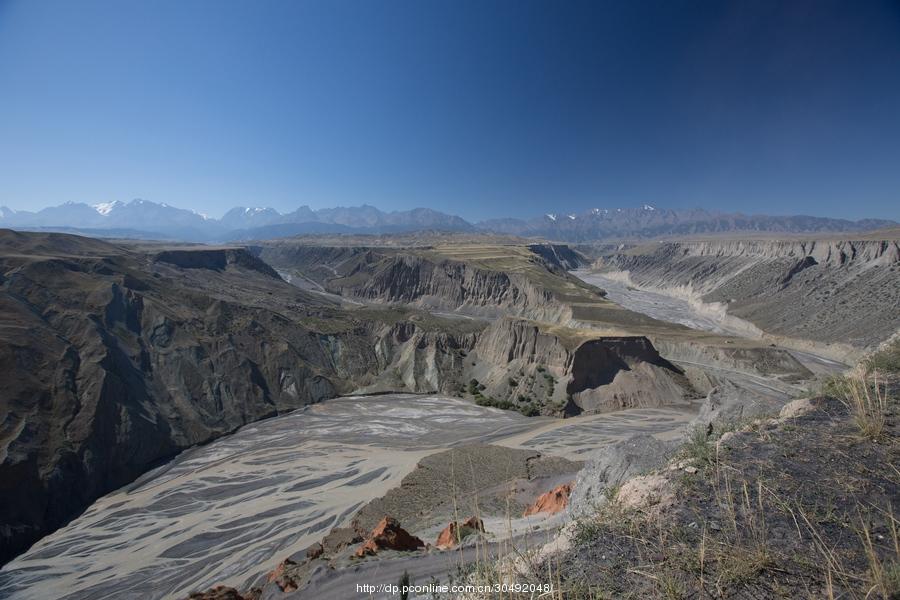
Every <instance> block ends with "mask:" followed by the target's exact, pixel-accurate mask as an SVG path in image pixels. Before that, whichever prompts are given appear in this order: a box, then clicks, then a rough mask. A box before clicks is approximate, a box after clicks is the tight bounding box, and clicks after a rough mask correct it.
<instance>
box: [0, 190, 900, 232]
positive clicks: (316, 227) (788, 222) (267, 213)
mask: <svg viewBox="0 0 900 600" xmlns="http://www.w3.org/2000/svg"><path fill="white" fill-rule="evenodd" d="M895 226H897V223H896V222H895V221H889V220H884V219H863V220H861V221H848V220H844V219H829V218H825V217H812V216H802V215H801V216H765V215H743V214H738V213H719V212H713V211H707V210H703V209H693V210H668V209H657V208H655V207H653V206H650V205H646V204H645V205H644V206H641V207H638V208H594V209H591V210H589V211H585V212H581V213H572V214H555V213H550V214H546V215H543V216H541V217H536V218H533V219H517V218H507V219H491V220H488V221H481V222H479V223H475V224H473V223H469V222H468V221H465V220H464V219H462V218H460V217H457V216H453V215H449V214H446V213H442V212H439V211H436V210H432V209H430V208H415V209H412V210H406V211H393V212H384V211H381V210H379V209H377V208H375V207H374V206H368V205H362V206H356V207H338V208H324V209H319V210H313V209H311V208H310V207H308V206H301V207H300V208H298V209H297V210H295V211H293V212H289V213H285V214H282V213H279V212H278V211H277V210H275V209H273V208H245V207H236V208H233V209H231V210H229V211H228V212H227V213H225V215H224V216H223V217H222V218H221V219H213V218H210V217H207V216H205V215H202V214H200V213H197V212H195V211H192V210H186V209H183V208H176V207H174V206H169V205H167V204H160V203H156V202H150V201H148V200H132V201H131V202H120V201H116V202H109V203H104V204H95V205H90V204H85V203H80V202H67V203H65V204H61V205H59V206H53V207H48V208H44V209H42V210H40V211H37V212H32V211H15V210H12V209H10V208H6V207H0V228H2V227H7V228H12V229H37V230H54V231H68V232H73V233H81V234H85V235H92V236H103V237H126V238H139V239H162V240H184V241H199V242H213V241H220V242H224V241H243V240H252V239H267V238H274V237H288V236H293V235H303V234H317V233H331V234H333V233H355V234H360V233H375V234H382V233H402V232H413V231H425V230H430V231H450V232H456V231H462V232H477V231H485V232H492V233H503V234H508V235H518V236H524V237H540V238H547V239H551V240H559V241H564V242H590V241H594V240H605V239H624V238H629V239H634V238H655V237H665V236H680V235H697V234H711V233H729V232H749V233H760V232H771V233H829V232H863V231H871V230H874V229H881V228H887V227H895Z"/></svg>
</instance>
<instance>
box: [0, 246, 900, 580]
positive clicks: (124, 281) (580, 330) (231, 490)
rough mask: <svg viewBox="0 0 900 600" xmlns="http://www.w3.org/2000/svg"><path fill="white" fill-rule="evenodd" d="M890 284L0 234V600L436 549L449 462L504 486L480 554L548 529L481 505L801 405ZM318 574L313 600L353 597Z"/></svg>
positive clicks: (719, 265)
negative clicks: (693, 427)
mask: <svg viewBox="0 0 900 600" xmlns="http://www.w3.org/2000/svg"><path fill="white" fill-rule="evenodd" d="M897 268H898V252H897V242H896V241H893V242H892V241H865V240H864V241H842V240H837V241H829V240H825V241H816V242H812V241H807V242H804V241H796V240H794V241H777V242H775V241H755V240H744V241H722V240H714V241H709V240H706V241H698V242H668V243H662V244H653V245H651V246H645V245H641V244H633V245H626V244H617V245H609V246H600V245H597V246H591V247H576V248H572V247H569V246H566V245H561V244H556V243H549V242H535V241H523V240H517V239H500V238H496V237H491V238H483V237H479V236H470V235H468V234H467V235H466V236H462V235H461V236H459V237H458V238H455V237H454V236H452V235H446V234H441V235H434V236H417V239H416V240H415V241H414V242H411V241H410V240H408V239H399V236H398V237H393V238H392V237H391V236H386V237H385V236H381V237H378V236H351V237H349V238H341V237H340V236H338V237H337V238H335V237H324V238H323V237H316V236H313V237H301V238H287V239H282V240H266V241H256V242H253V243H251V244H248V245H246V246H244V245H229V246H201V245H190V244H177V245H172V244H168V245H167V244H161V243H152V242H133V241H100V240H93V239H89V238H82V237H78V236H71V235H65V234H51V233H20V232H12V231H0V286H2V293H0V303H2V305H0V309H2V310H0V340H2V342H3V343H2V344H0V353H2V359H3V360H2V364H3V365H4V373H3V374H4V381H7V382H8V384H7V389H6V391H5V393H4V395H3V404H2V405H0V409H2V411H3V415H4V419H3V421H2V429H0V451H2V454H0V459H2V460H0V490H2V491H3V494H2V499H0V514H2V515H3V516H4V523H3V524H2V525H3V526H2V527H0V541H2V545H0V548H2V555H0V560H3V561H10V562H7V564H6V566H4V567H3V569H2V571H0V590H2V591H0V597H10V598H41V597H47V596H48V595H50V596H54V597H61V598H62V597H67V598H82V597H96V596H97V595H103V594H111V595H115V594H121V593H132V592H133V593H140V594H141V595H142V596H145V597H153V598H179V597H184V596H186V595H187V593H188V592H190V591H194V590H202V589H206V588H209V587H212V586H214V585H218V584H227V585H230V586H234V587H236V588H238V589H249V588H250V587H252V586H260V585H261V586H262V587H263V588H264V589H265V590H269V592H267V593H269V594H270V595H272V597H280V596H279V594H280V593H281V592H283V590H280V591H279V590H275V588H273V585H274V584H272V583H271V582H269V583H266V582H265V581H264V579H265V578H264V575H265V573H266V572H267V571H270V570H272V569H273V568H275V566H276V564H277V563H278V562H279V561H281V560H283V559H285V558H287V557H291V556H299V555H301V554H303V552H304V551H305V549H306V548H307V547H308V546H310V545H311V544H313V543H314V542H316V541H317V540H320V539H321V538H322V537H323V536H325V535H326V534H328V532H329V531H330V530H335V531H340V530H342V528H343V529H346V528H348V527H353V526H354V524H356V526H358V527H359V528H360V530H369V529H371V528H372V527H373V526H374V525H375V524H376V523H377V521H378V520H379V519H381V517H382V516H383V515H382V513H387V512H390V513H393V514H391V515H390V516H392V517H397V518H400V524H401V525H402V526H403V527H405V528H406V527H408V528H410V529H409V530H410V533H412V534H414V535H418V536H419V537H421V538H422V539H423V540H426V541H428V542H432V541H433V540H434V539H436V538H437V536H438V534H439V533H440V532H441V530H442V529H444V528H445V527H446V526H447V524H448V522H451V521H452V520H453V519H455V518H456V517H455V515H454V514H453V510H451V507H450V505H448V504H447V503H446V500H447V497H446V496H443V497H442V498H438V497H435V496H434V495H433V494H434V489H435V486H436V485H437V484H436V483H435V481H433V480H431V479H428V477H427V476H426V475H427V473H429V472H431V471H434V472H442V469H446V465H447V461H451V462H453V461H457V460H462V459H461V458H459V457H461V456H466V457H467V458H466V460H468V461H471V460H478V461H485V462H484V464H485V465H486V466H485V468H486V469H488V471H487V472H490V469H500V468H501V467H500V466H497V465H498V463H497V461H500V464H501V466H502V465H506V464H507V463H504V462H503V461H507V462H508V466H503V467H502V469H505V471H504V472H506V473H507V475H506V476H504V477H505V478H504V477H500V478H498V480H497V485H498V487H497V488H496V489H495V490H493V491H492V492H491V494H494V495H493V496H492V495H491V494H488V495H486V496H484V497H482V498H481V499H480V501H481V502H480V504H479V509H483V510H484V511H485V512H484V514H483V515H482V518H483V519H484V526H485V529H486V531H487V532H488V533H490V532H493V534H492V535H493V537H491V539H493V540H494V542H492V543H499V542H500V541H501V540H502V539H503V536H504V535H505V536H507V537H512V538H515V537H516V536H522V535H526V532H528V531H533V530H534V528H535V527H537V528H538V530H544V529H547V528H548V527H552V526H554V523H557V521H554V520H553V518H548V517H546V516H539V517H535V516H529V517H528V519H525V518H524V517H522V518H519V517H517V518H516V519H514V520H513V521H514V523H513V525H512V529H510V528H509V526H504V522H509V515H508V514H506V515H504V510H506V511H508V510H509V505H508V502H506V503H505V502H502V501H501V499H503V498H509V497H510V494H513V495H514V496H515V497H516V502H518V504H516V505H515V506H516V507H517V508H516V510H517V511H520V510H524V508H525V507H526V506H527V505H529V504H531V503H533V502H534V501H535V500H536V499H537V498H538V497H539V496H541V495H543V494H545V493H547V492H549V491H550V490H551V489H554V488H555V487H558V486H560V485H564V484H566V483H567V482H568V481H572V480H574V478H575V475H576V473H577V472H578V469H579V468H580V464H581V463H580V461H581V460H582V459H583V458H584V457H585V456H587V455H589V454H590V453H592V452H594V451H596V450H598V449H600V448H603V447H605V446H608V445H611V444H615V443H617V442H621V441H623V440H625V439H627V438H629V437H630V436H631V435H633V434H635V433H645V434H650V435H652V436H654V439H657V440H675V439H679V438H681V437H682V436H684V435H685V431H687V428H688V426H689V425H690V423H691V422H692V421H694V420H695V419H696V418H698V413H699V414H700V415H701V416H702V415H709V414H711V413H716V414H719V415H725V414H729V415H737V416H747V415H752V414H754V411H761V410H763V409H766V410H768V409H772V408H773V407H780V406H781V405H783V404H785V403H786V402H787V401H789V400H790V399H791V398H794V397H797V396H798V395H802V394H804V393H808V392H809V390H811V389H813V388H814V387H815V386H817V385H818V384H819V382H820V381H821V380H822V379H823V378H825V377H827V376H829V375H831V374H834V373H837V372H840V371H842V370H843V369H844V368H846V366H847V365H848V364H849V363H851V362H852V361H854V360H855V358H856V357H858V356H861V355H862V354H863V353H865V352H866V351H867V350H870V349H872V348H873V347H875V346H877V344H878V343H879V342H881V341H883V340H884V339H886V338H887V337H888V336H889V335H890V334H891V333H892V331H895V330H896V329H897V327H898V326H900V323H898V312H900V311H897V310H895V308H896V306H897V302H898V295H900V294H898V281H900V278H898V277H896V269H897ZM767 290H768V292H767ZM798 307H799V308H798ZM792 310H795V311H796V318H795V319H791V318H790V314H791V312H790V311H792ZM857 311H860V312H857ZM851 332H852V334H851ZM502 409H506V410H502ZM503 449H505V450H503ZM454 453H456V454H454ZM460 453H462V454H460ZM467 453H470V454H467ZM510 453H512V454H510ZM473 457H475V458H473ZM504 457H506V458H504ZM517 461H519V462H517ZM535 461H537V462H535ZM514 464H518V465H520V466H517V467H513V466H512V465H514ZM525 465H532V466H531V467H526V466H525ZM537 465H544V466H543V467H541V468H539V469H537V470H535V469H536V468H537V467H536V466H537ZM423 478H424V479H423ZM444 479H445V480H446V476H445V477H444ZM451 479H452V477H451ZM454 485H456V484H454ZM465 486H466V484H465V482H464V481H461V482H459V483H458V485H456V488H455V489H459V490H462V489H464V488H465ZM417 489H419V490H425V489H428V490H432V491H430V492H422V493H421V494H420V493H418V492H417V493H412V492H411V491H410V490H417ZM460 493H462V492H460ZM574 493H575V494H578V488H577V487H576V488H575V492H574ZM456 500H459V501H460V502H461V503H464V502H470V501H471V498H470V497H469V496H466V495H465V494H463V495H462V496H460V498H457V499H456ZM427 507H433V510H431V511H430V512H429V511H428V510H426V508H427ZM473 510H474V508H473ZM423 511H425V512H426V513H428V514H429V516H428V517H427V518H425V517H422V516H421V515H422V514H424V513H423ZM463 516H466V517H468V516H469V514H466V515H463ZM529 519H530V520H529ZM504 532H505V533H504ZM528 535H531V534H528ZM136 537H140V538H141V540H142V541H141V542H140V543H136V542H135V541H134V540H135V538H136ZM476 537H478V536H476ZM29 548H30V549H29ZM126 548H127V549H128V552H127V553H123V552H122V550H123V549H126ZM26 550H27V551H26ZM23 552H24V554H23ZM17 555H18V556H17ZM388 559H391V557H390V556H388ZM318 560H320V561H322V559H318ZM366 560H367V561H379V560H382V558H380V557H378V556H376V557H370V558H367V559H366ZM385 560H387V559H385ZM391 560H394V559H391ZM406 560H409V561H419V562H418V563H417V564H420V567H421V568H425V567H424V566H422V565H425V564H427V565H430V566H428V569H432V570H433V573H434V574H435V576H438V575H439V574H440V572H441V569H442V568H443V569H445V568H446V565H443V566H441V564H442V563H441V561H440V560H437V559H430V558H427V555H426V557H425V558H423V557H407V558H403V559H402V560H398V561H397V562H395V563H392V564H394V565H395V566H394V567H392V568H395V569H400V567H401V566H402V565H404V564H407V563H405V562H404V561H406ZM329 561H330V562H320V563H315V565H318V567H322V568H324V569H325V570H324V571H322V570H321V569H320V570H319V571H315V572H312V571H310V572H306V571H304V574H303V577H300V576H299V575H298V577H300V578H301V579H302V578H305V581H304V585H305V586H307V587H308V591H309V590H319V591H323V590H332V591H333V593H335V594H337V593H338V592H337V591H336V590H338V589H339V588H338V587H335V586H337V585H338V583H337V582H343V583H347V584H348V585H349V583H348V582H350V581H355V579H354V577H356V578H359V577H360V575H359V573H357V574H356V575H353V573H354V572H355V571H354V569H351V568H350V566H351V564H352V561H351V559H350V558H349V557H347V556H344V555H342V554H340V553H338V554H336V555H335V556H334V557H331V558H329ZM422 561H424V562H422ZM429 561H430V562H429ZM313 562H315V561H313ZM388 562H390V561H388ZM296 563H297V564H303V565H308V564H310V563H308V562H307V561H305V559H304V560H300V559H298V560H297V561H296ZM326 564H327V565H328V566H327V568H325V566H324V565H326ZM363 564H364V565H365V564H366V563H365V562H364V563H363ZM315 565H313V566H315ZM318 567H316V568H318ZM304 568H307V567H304ZM366 568H368V567H366ZM373 568H374V567H373ZM385 568H387V567H385ZM309 569H312V567H309ZM356 571H358V569H356ZM398 575H399V573H398ZM343 583H342V584H343ZM276 587H277V586H276ZM276 592H277V593H276ZM301 593H302V588H301ZM322 593H324V592H322ZM322 597H325V596H322ZM336 597H339V596H336Z"/></svg>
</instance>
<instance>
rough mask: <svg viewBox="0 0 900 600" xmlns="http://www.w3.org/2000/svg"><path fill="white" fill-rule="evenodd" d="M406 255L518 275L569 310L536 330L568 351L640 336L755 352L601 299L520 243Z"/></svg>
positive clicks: (747, 344) (746, 344) (751, 344)
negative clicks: (605, 339)
mask: <svg viewBox="0 0 900 600" xmlns="http://www.w3.org/2000/svg"><path fill="white" fill-rule="evenodd" d="M406 250H408V253H409V254H412V255H416V256H421V257H422V258H426V259H428V260H432V261H440V260H452V261H456V262H462V263H465V264H467V265H471V266H474V267H478V268H482V269H485V270H490V271H496V272H502V273H509V274H518V275H521V276H523V277H525V278H527V279H528V280H529V281H531V282H532V283H534V284H535V285H536V286H538V287H541V288H544V289H546V290H548V291H549V292H550V293H552V294H553V296H554V298H555V299H556V300H557V301H559V302H560V303H563V304H566V305H568V306H570V307H571V309H572V320H573V321H574V323H569V324H548V323H541V324H540V325H541V327H542V329H544V330H545V331H547V332H548V333H552V334H553V335H556V336H557V337H559V338H560V339H561V340H563V341H564V342H565V343H567V345H569V344H570V347H572V348H574V347H577V346H578V345H579V344H580V343H582V342H584V341H586V340H589V339H594V338H596V337H597V336H600V335H610V336H617V335H644V336H648V337H650V338H659V337H661V338H664V339H666V340H669V341H673V342H699V343H701V344H703V345H708V346H726V345H727V346H728V347H729V348H748V349H749V348H759V347H760V342H758V341H754V340H750V339H746V338H741V337H734V336H730V335H722V334H718V333H713V332H704V331H698V330H697V329H692V328H690V327H686V326H684V325H679V324H677V323H670V322H668V321H661V320H659V319H654V318H653V317H649V316H647V315H644V314H641V313H638V312H634V311H632V310H629V309H627V308H624V307H622V306H620V305H618V304H616V303H614V302H612V301H610V300H607V299H606V298H604V297H603V294H604V291H603V290H602V289H601V288H599V287H597V286H594V285H591V284H589V283H587V282H585V281H582V280H581V279H579V278H578V277H575V276H574V275H570V274H569V273H567V272H565V271H562V270H558V271H556V272H554V271H550V270H548V269H547V268H545V267H544V265H543V264H541V262H540V259H539V257H537V256H536V255H535V254H534V252H532V251H531V250H530V249H529V248H528V245H526V244H524V243H511V244H496V243H479V244H439V245H435V246H429V247H423V248H409V249H406Z"/></svg>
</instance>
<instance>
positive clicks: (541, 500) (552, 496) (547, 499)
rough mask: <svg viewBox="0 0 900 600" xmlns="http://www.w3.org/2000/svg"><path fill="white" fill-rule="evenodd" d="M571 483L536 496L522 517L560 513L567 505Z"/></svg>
mask: <svg viewBox="0 0 900 600" xmlns="http://www.w3.org/2000/svg"><path fill="white" fill-rule="evenodd" d="M572 485H573V484H572V483H564V484H562V485H559V486H557V487H555V488H553V489H552V490H550V491H549V492H547V493H545V494H541V495H540V496H538V499H537V500H535V501H534V504H532V505H531V506H529V507H528V508H526V509H525V513H524V515H523V516H526V517H527V516H529V515H536V514H538V513H547V514H551V515H554V514H556V513H558V512H562V511H564V510H565V509H566V506H568V505H569V495H570V494H571V493H572Z"/></svg>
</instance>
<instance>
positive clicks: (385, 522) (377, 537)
mask: <svg viewBox="0 0 900 600" xmlns="http://www.w3.org/2000/svg"><path fill="white" fill-rule="evenodd" d="M424 546H425V542H423V541H422V540H420V539H419V538H417V537H416V536H414V535H410V533H409V532H408V531H406V530H405V529H403V528H402V527H400V523H399V522H398V521H397V519H394V518H391V517H388V516H385V517H384V518H383V519H382V520H381V522H379V523H378V525H376V526H375V529H373V530H372V533H371V534H370V535H369V538H368V539H367V540H366V541H365V542H364V543H363V545H362V546H360V547H359V548H357V550H356V556H357V557H358V558H362V557H364V556H371V555H375V554H377V553H378V552H379V551H381V550H385V549H386V550H401V551H409V550H418V549H419V548H422V547H424Z"/></svg>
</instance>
